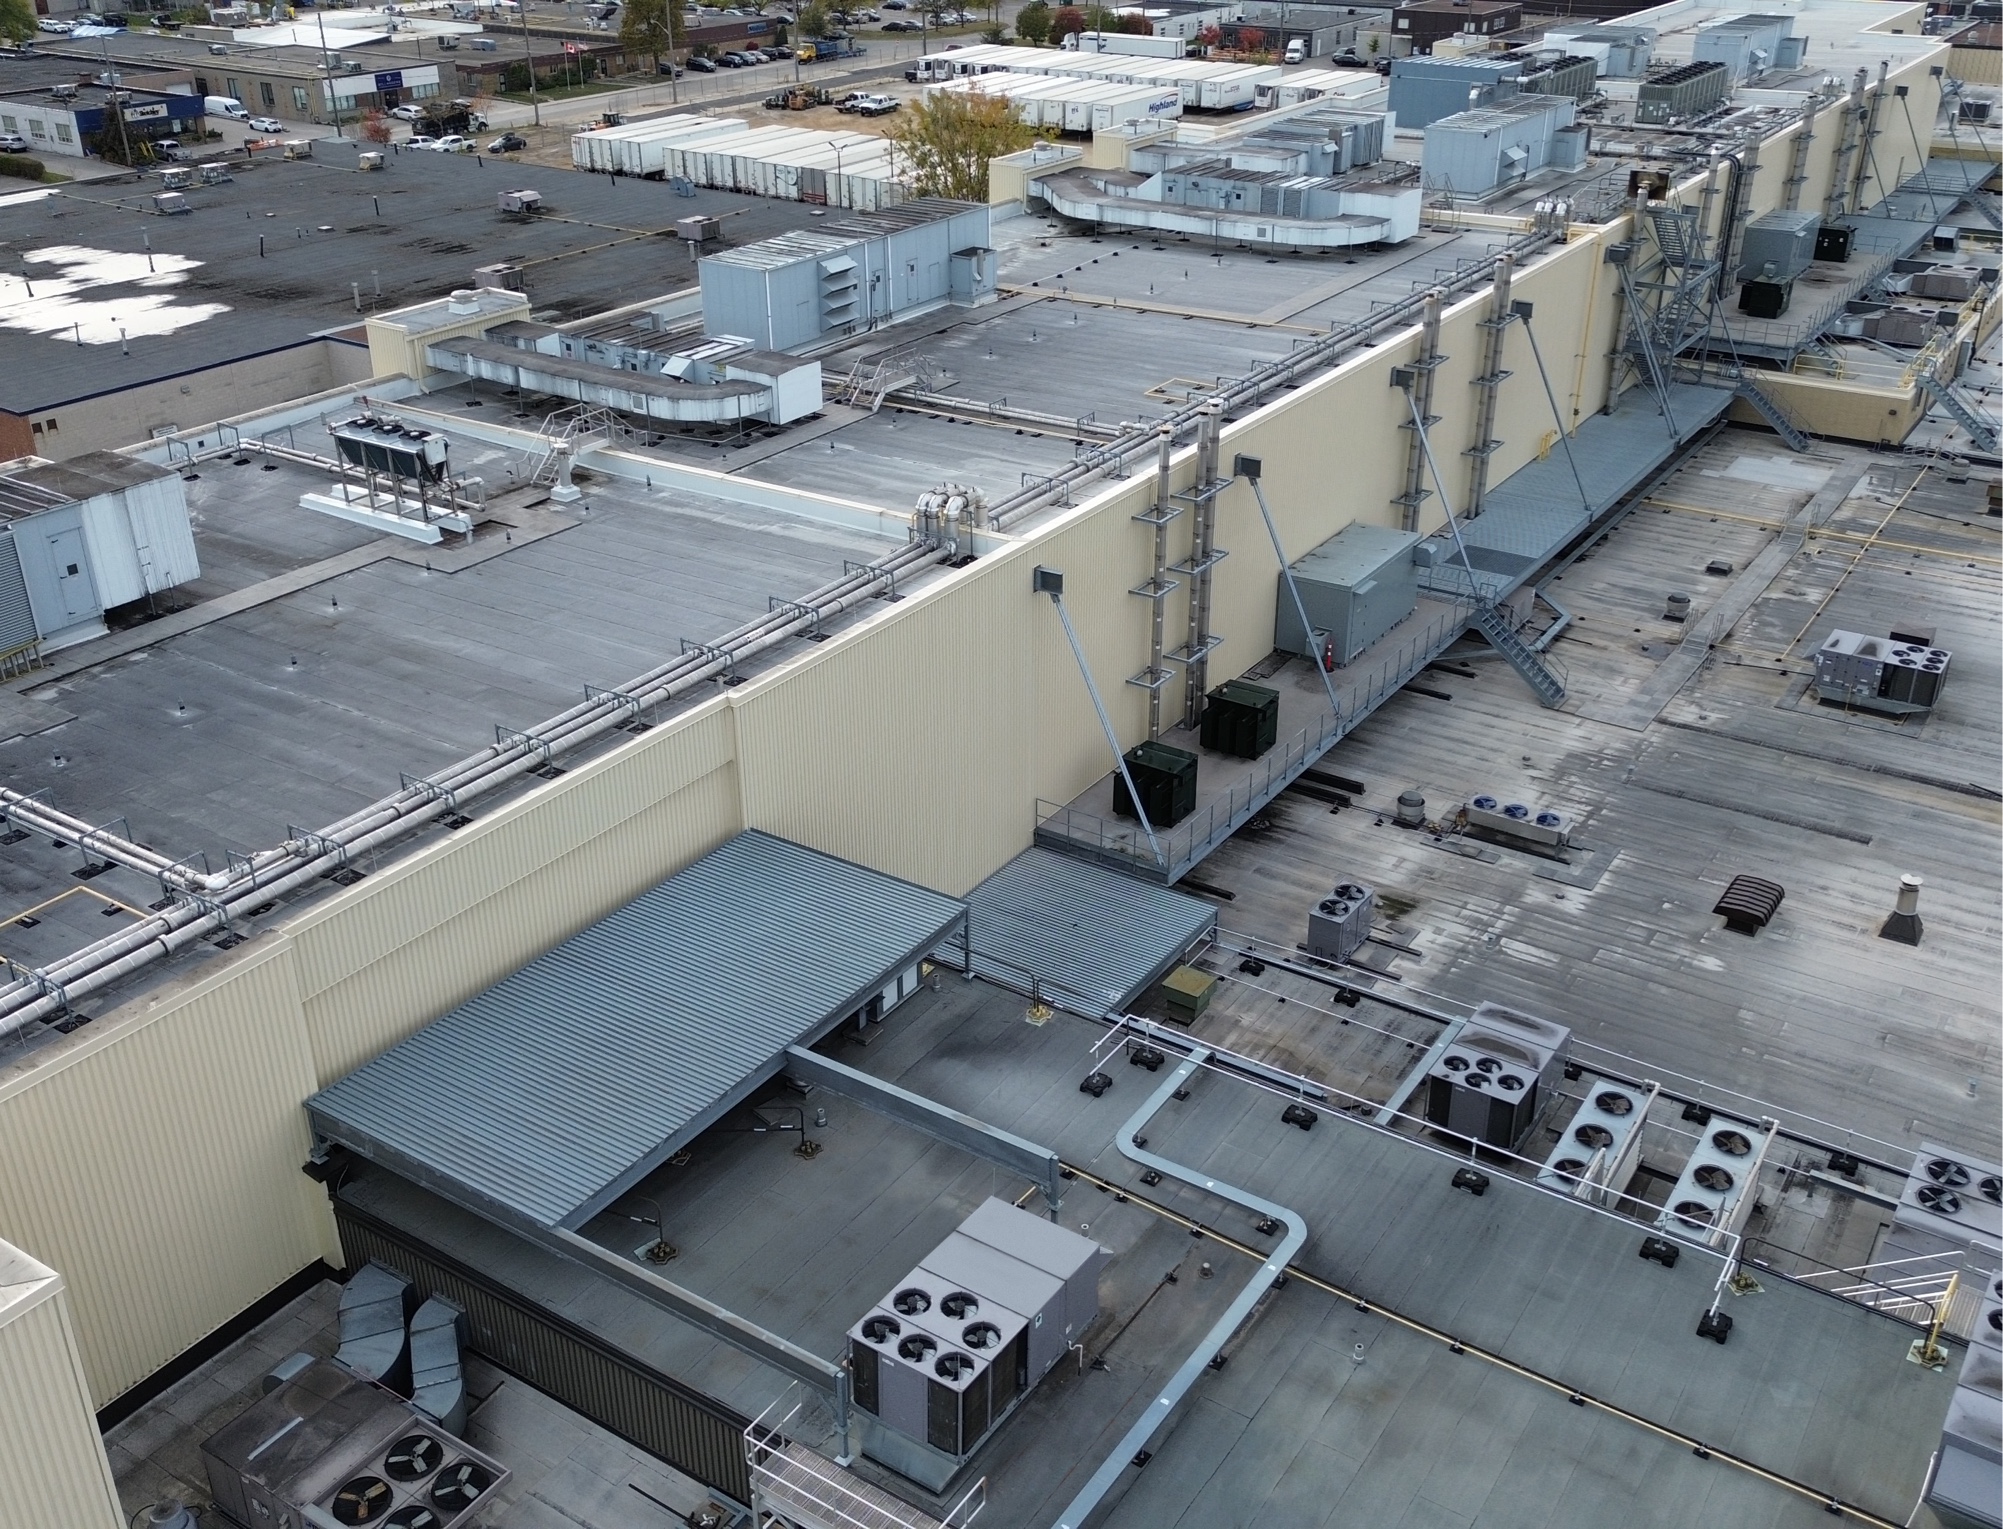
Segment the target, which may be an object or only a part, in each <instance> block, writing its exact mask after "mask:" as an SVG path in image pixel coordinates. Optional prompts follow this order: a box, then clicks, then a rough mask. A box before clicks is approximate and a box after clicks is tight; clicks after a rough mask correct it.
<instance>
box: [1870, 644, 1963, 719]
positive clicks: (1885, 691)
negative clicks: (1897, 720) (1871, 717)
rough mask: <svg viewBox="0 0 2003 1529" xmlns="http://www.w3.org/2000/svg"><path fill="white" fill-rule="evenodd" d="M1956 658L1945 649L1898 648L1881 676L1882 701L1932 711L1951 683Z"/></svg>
mask: <svg viewBox="0 0 2003 1529" xmlns="http://www.w3.org/2000/svg"><path fill="white" fill-rule="evenodd" d="M1953 657H1954V655H1953V654H1951V653H1949V652H1948V651H1947V650H1946V649H1945V648H1923V647H1919V646H1917V645H1909V646H1902V647H1896V648H1893V649H1892V650H1891V652H1889V653H1887V654H1886V655H1885V663H1884V667H1883V669H1882V670H1880V671H1879V675H1878V699H1880V700H1885V701H1896V702H1899V703H1900V704H1902V705H1905V706H1912V707H1918V708H1921V709H1923V710H1928V711H1931V710H1932V709H1933V706H1934V703H1935V702H1936V701H1938V700H1939V699H1940V687H1941V686H1942V685H1943V684H1945V683H1946V682H1947V666H1948V663H1949V662H1950V661H1951V660H1952V659H1953Z"/></svg>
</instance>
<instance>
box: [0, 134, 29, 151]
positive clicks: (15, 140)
mask: <svg viewBox="0 0 2003 1529" xmlns="http://www.w3.org/2000/svg"><path fill="white" fill-rule="evenodd" d="M27 152H28V140H27V139H25V138H23V137H22V136H21V135H20V134H19V133H0V154H25V153H27Z"/></svg>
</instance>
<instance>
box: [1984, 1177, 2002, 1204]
mask: <svg viewBox="0 0 2003 1529" xmlns="http://www.w3.org/2000/svg"><path fill="white" fill-rule="evenodd" d="M1982 1198H1983V1199H1985V1200H1987V1201H1988V1202H1989V1203H1990V1204H1991V1205H2003V1179H1999V1178H1998V1177H1997V1176H1996V1175H1995V1174H1993V1173H1987V1174H1984V1175H1983V1176H1982Z"/></svg>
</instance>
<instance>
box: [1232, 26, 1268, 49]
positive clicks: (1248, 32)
mask: <svg viewBox="0 0 2003 1529" xmlns="http://www.w3.org/2000/svg"><path fill="white" fill-rule="evenodd" d="M1265 47H1266V34H1265V33H1264V32H1261V31H1260V30H1259V29H1258V28H1257V27H1240V28H1238V51H1239V52H1240V53H1260V52H1263V51H1265Z"/></svg>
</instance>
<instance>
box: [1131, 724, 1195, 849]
mask: <svg viewBox="0 0 2003 1529" xmlns="http://www.w3.org/2000/svg"><path fill="white" fill-rule="evenodd" d="M1196 762H1197V761H1196V756H1195V755H1194V754H1192V753H1190V752H1189V751H1188V750H1187V749H1174V748H1170V747H1169V746H1168V745H1167V744H1165V743H1152V742H1150V743H1137V744H1135V745H1134V746H1133V747H1132V748H1130V749H1128V750H1127V753H1126V764H1127V772H1126V775H1116V776H1114V777H1113V811H1114V812H1115V813H1116V814H1117V815H1118V816H1120V817H1123V818H1136V817H1139V816H1140V815H1141V811H1142V810H1143V809H1144V810H1145V811H1146V813H1147V818H1148V822H1149V823H1150V824H1151V825H1153V826H1154V827H1156V828H1173V827H1174V826H1175V825H1176V824H1177V823H1180V822H1181V821H1182V820H1183V819H1184V818H1186V817H1188V816H1189V815H1190V814H1191V813H1192V812H1194V811H1196ZM1128 776H1131V777H1132V778H1133V782H1134V791H1135V792H1138V793H1139V794H1140V799H1141V802H1140V807H1139V808H1136V807H1135V805H1134V798H1133V796H1132V795H1131V794H1129V792H1128V791H1127V777H1128Z"/></svg>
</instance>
